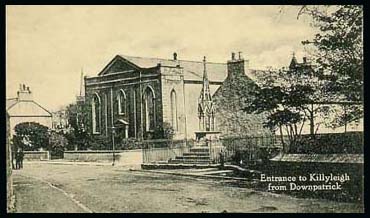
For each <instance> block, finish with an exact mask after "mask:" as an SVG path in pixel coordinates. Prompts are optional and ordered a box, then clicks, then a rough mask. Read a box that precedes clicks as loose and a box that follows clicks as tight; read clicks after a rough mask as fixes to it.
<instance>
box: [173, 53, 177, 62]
mask: <svg viewBox="0 0 370 218" xmlns="http://www.w3.org/2000/svg"><path fill="white" fill-rule="evenodd" d="M173 60H175V61H177V53H176V52H175V53H173Z"/></svg>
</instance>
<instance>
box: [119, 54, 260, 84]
mask: <svg viewBox="0 0 370 218" xmlns="http://www.w3.org/2000/svg"><path fill="white" fill-rule="evenodd" d="M119 56H120V57H122V58H124V59H126V60H127V61H129V62H131V63H133V64H135V65H136V66H138V67H140V68H151V67H155V66H157V65H158V64H161V65H162V66H170V67H176V66H177V65H180V67H182V68H183V70H184V79H185V80H197V81H201V80H202V78H203V62H202V61H188V60H173V59H163V58H148V57H134V56H127V55H119ZM257 72H258V71H257V70H250V69H249V70H247V76H248V77H250V78H251V79H254V78H255V76H254V75H253V74H254V73H257ZM207 73H208V79H209V80H210V81H214V82H223V81H224V80H225V79H226V77H227V64H226V63H214V62H207Z"/></svg>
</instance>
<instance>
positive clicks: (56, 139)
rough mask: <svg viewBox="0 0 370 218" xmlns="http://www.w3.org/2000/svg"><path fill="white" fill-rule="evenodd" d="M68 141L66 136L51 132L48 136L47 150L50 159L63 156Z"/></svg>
mask: <svg viewBox="0 0 370 218" xmlns="http://www.w3.org/2000/svg"><path fill="white" fill-rule="evenodd" d="M67 144H68V141H67V139H66V137H64V136H63V135H62V134H59V133H57V132H51V134H50V138H49V145H50V146H49V150H50V156H51V158H52V159H55V158H63V154H64V150H65V149H66V147H67Z"/></svg>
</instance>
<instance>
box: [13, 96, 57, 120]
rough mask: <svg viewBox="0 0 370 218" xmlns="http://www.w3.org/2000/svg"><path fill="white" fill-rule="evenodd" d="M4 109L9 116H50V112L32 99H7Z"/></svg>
mask: <svg viewBox="0 0 370 218" xmlns="http://www.w3.org/2000/svg"><path fill="white" fill-rule="evenodd" d="M6 110H7V112H8V113H9V116H10V117H15V116H38V117H51V116H52V115H51V113H50V112H49V111H48V110H46V109H45V108H43V107H42V106H41V105H39V104H38V103H36V102H34V101H18V99H17V98H15V99H7V101H6Z"/></svg>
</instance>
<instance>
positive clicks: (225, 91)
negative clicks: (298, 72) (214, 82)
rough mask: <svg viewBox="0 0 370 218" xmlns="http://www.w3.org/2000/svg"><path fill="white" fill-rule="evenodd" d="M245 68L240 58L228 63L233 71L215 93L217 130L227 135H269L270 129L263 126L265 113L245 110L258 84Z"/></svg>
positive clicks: (229, 68)
mask: <svg viewBox="0 0 370 218" xmlns="http://www.w3.org/2000/svg"><path fill="white" fill-rule="evenodd" d="M229 65H231V66H229ZM238 65H240V66H239V67H238ZM244 68H245V67H244V63H243V61H240V60H239V61H237V62H231V63H228V70H233V72H229V75H228V77H227V78H226V80H225V81H224V83H223V84H222V86H221V87H220V88H219V89H218V90H217V91H216V93H215V94H214V95H213V101H214V103H215V110H216V115H215V117H216V126H217V130H219V131H221V132H222V134H223V135H227V136H234V135H237V136H261V135H269V134H271V133H270V131H269V130H268V129H265V128H263V122H264V120H265V117H264V116H263V115H261V114H258V115H257V114H248V113H247V112H245V111H244V110H243V109H244V108H245V107H246V106H247V105H248V103H249V102H250V101H251V99H252V98H253V95H252V94H251V91H253V89H254V88H255V87H256V86H257V85H256V84H255V82H254V81H253V80H252V79H250V78H249V77H248V76H247V75H245V71H244Z"/></svg>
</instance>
